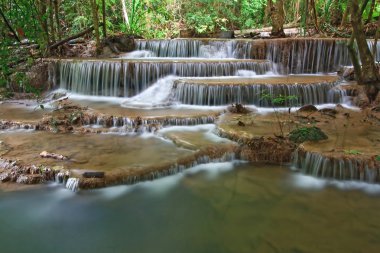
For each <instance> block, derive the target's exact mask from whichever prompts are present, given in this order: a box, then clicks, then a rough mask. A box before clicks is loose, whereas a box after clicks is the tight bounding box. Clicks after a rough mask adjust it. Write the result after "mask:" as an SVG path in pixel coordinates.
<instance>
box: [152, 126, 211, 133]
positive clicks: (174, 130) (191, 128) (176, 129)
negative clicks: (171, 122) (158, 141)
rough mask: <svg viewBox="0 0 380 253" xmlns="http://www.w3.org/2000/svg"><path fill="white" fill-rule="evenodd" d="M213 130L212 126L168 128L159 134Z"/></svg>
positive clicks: (161, 130)
mask: <svg viewBox="0 0 380 253" xmlns="http://www.w3.org/2000/svg"><path fill="white" fill-rule="evenodd" d="M214 129H215V125H214V124H204V125H194V126H169V127H165V128H162V129H160V130H159V131H158V132H159V133H168V132H199V131H213V130H214Z"/></svg>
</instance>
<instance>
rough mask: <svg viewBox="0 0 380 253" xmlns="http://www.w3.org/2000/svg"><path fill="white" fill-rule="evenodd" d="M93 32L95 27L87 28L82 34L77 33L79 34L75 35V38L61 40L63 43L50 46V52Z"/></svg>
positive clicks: (59, 42)
mask: <svg viewBox="0 0 380 253" xmlns="http://www.w3.org/2000/svg"><path fill="white" fill-rule="evenodd" d="M93 30H94V27H93V26H91V27H89V28H87V29H86V30H84V31H82V32H80V33H77V34H75V35H73V36H70V37H68V38H66V39H63V40H61V41H58V42H56V43H54V44H53V45H51V46H49V50H52V49H54V48H57V47H59V46H60V45H63V44H65V43H66V42H69V41H70V40H74V39H77V38H79V37H82V36H84V35H86V34H88V33H90V32H92V31H93Z"/></svg>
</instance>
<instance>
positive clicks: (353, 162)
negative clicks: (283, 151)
mask: <svg viewBox="0 0 380 253" xmlns="http://www.w3.org/2000/svg"><path fill="white" fill-rule="evenodd" d="M292 164H293V167H295V168H297V169H300V170H301V172H302V173H304V174H308V175H312V176H314V177H320V178H327V179H336V180H359V181H364V182H367V183H378V182H380V168H377V167H376V166H375V164H374V163H373V162H372V161H371V160H370V159H364V158H363V159H357V158H350V157H342V156H325V155H322V154H320V153H316V152H309V151H305V150H304V149H303V148H302V147H301V148H299V149H297V150H296V151H295V152H294V154H293V158H292Z"/></svg>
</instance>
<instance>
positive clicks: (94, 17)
mask: <svg viewBox="0 0 380 253" xmlns="http://www.w3.org/2000/svg"><path fill="white" fill-rule="evenodd" d="M91 9H92V21H93V23H94V30H95V40H96V54H99V53H100V35H99V17H98V6H97V4H96V0H91Z"/></svg>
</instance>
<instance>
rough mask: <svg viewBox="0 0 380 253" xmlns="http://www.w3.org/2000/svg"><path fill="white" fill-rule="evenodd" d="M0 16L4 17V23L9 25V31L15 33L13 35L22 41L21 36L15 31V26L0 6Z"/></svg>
mask: <svg viewBox="0 0 380 253" xmlns="http://www.w3.org/2000/svg"><path fill="white" fill-rule="evenodd" d="M0 16H1V17H2V18H3V20H4V23H5V24H6V25H7V27H8V29H9V31H10V32H11V33H12V34H13V36H14V37H15V39H16V40H17V41H18V42H21V40H20V38H19V37H18V35H17V33H16V32H15V30H14V29H13V27H12V26H11V24H10V23H9V21H8V19H7V18H6V17H5V14H4V13H3V11H2V10H1V8H0Z"/></svg>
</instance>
